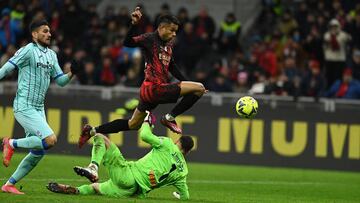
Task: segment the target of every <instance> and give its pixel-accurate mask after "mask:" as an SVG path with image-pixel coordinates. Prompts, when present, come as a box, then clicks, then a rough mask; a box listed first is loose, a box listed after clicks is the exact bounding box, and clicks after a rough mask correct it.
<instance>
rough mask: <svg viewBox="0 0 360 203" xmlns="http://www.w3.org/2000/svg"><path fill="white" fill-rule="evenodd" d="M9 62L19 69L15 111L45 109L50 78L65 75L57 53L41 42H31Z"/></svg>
mask: <svg viewBox="0 0 360 203" xmlns="http://www.w3.org/2000/svg"><path fill="white" fill-rule="evenodd" d="M8 62H9V63H11V64H12V65H14V66H15V67H16V68H17V69H18V71H19V76H18V90H17V92H16V97H15V100H14V111H15V112H16V111H20V110H22V109H27V108H35V109H37V110H41V109H43V108H44V100H45V94H46V92H47V90H48V88H49V84H50V78H51V77H52V78H54V79H57V78H58V77H61V76H63V75H64V73H63V71H62V70H61V68H60V66H59V63H58V60H57V56H56V53H55V52H54V51H53V50H51V49H49V48H45V47H42V46H40V45H39V44H36V43H29V44H27V45H26V46H25V47H22V48H21V49H19V50H18V51H17V52H16V53H15V54H14V56H13V57H12V58H10V59H9V61H8Z"/></svg>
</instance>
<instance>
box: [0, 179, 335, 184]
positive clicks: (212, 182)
mask: <svg viewBox="0 0 360 203" xmlns="http://www.w3.org/2000/svg"><path fill="white" fill-rule="evenodd" d="M6 180H8V178H0V181H6ZM23 181H24V182H26V181H29V182H47V181H56V182H88V181H87V180H86V179H73V178H55V179H52V178H36V179H33V178H24V179H23ZM187 182H188V183H190V184H233V185H251V184H253V185H325V184H332V183H331V182H301V181H294V182H290V181H256V180H238V181H236V180H189V181H187ZM336 184H338V183H336Z"/></svg>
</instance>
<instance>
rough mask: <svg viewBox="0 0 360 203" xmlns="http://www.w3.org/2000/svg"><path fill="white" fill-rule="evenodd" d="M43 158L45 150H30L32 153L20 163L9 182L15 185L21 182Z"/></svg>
mask: <svg viewBox="0 0 360 203" xmlns="http://www.w3.org/2000/svg"><path fill="white" fill-rule="evenodd" d="M43 156H44V151H43V150H36V151H35V150H30V153H29V154H28V155H26V157H25V158H24V159H23V160H22V161H21V162H20V164H19V166H18V167H17V169H16V171H15V172H14V173H13V174H12V176H11V177H10V179H9V182H10V183H12V184H15V183H16V182H18V181H20V180H21V179H22V178H23V177H25V176H26V175H27V174H28V173H29V172H30V171H31V170H32V169H33V168H34V167H35V166H36V165H37V164H38V163H39V161H40V160H41V158H42V157H43Z"/></svg>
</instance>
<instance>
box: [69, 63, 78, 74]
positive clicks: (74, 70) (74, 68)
mask: <svg viewBox="0 0 360 203" xmlns="http://www.w3.org/2000/svg"><path fill="white" fill-rule="evenodd" d="M70 70H71V72H72V73H73V74H75V75H76V74H77V73H79V71H80V66H79V63H78V62H77V61H75V60H73V61H71V66H70Z"/></svg>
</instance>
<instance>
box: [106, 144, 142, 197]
mask: <svg viewBox="0 0 360 203" xmlns="http://www.w3.org/2000/svg"><path fill="white" fill-rule="evenodd" d="M103 164H104V166H105V168H106V169H107V171H108V174H109V176H110V180H108V181H106V182H103V183H100V184H99V190H100V193H101V194H103V195H107V196H112V197H130V196H133V195H134V194H135V192H136V191H137V189H138V187H139V186H138V184H137V183H136V182H135V178H134V176H133V174H132V172H131V169H130V164H129V162H128V161H126V160H125V158H124V157H123V155H122V154H121V152H120V150H119V148H118V147H117V146H116V145H115V144H114V143H111V145H110V147H109V149H107V150H106V152H105V155H104V159H103Z"/></svg>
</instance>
